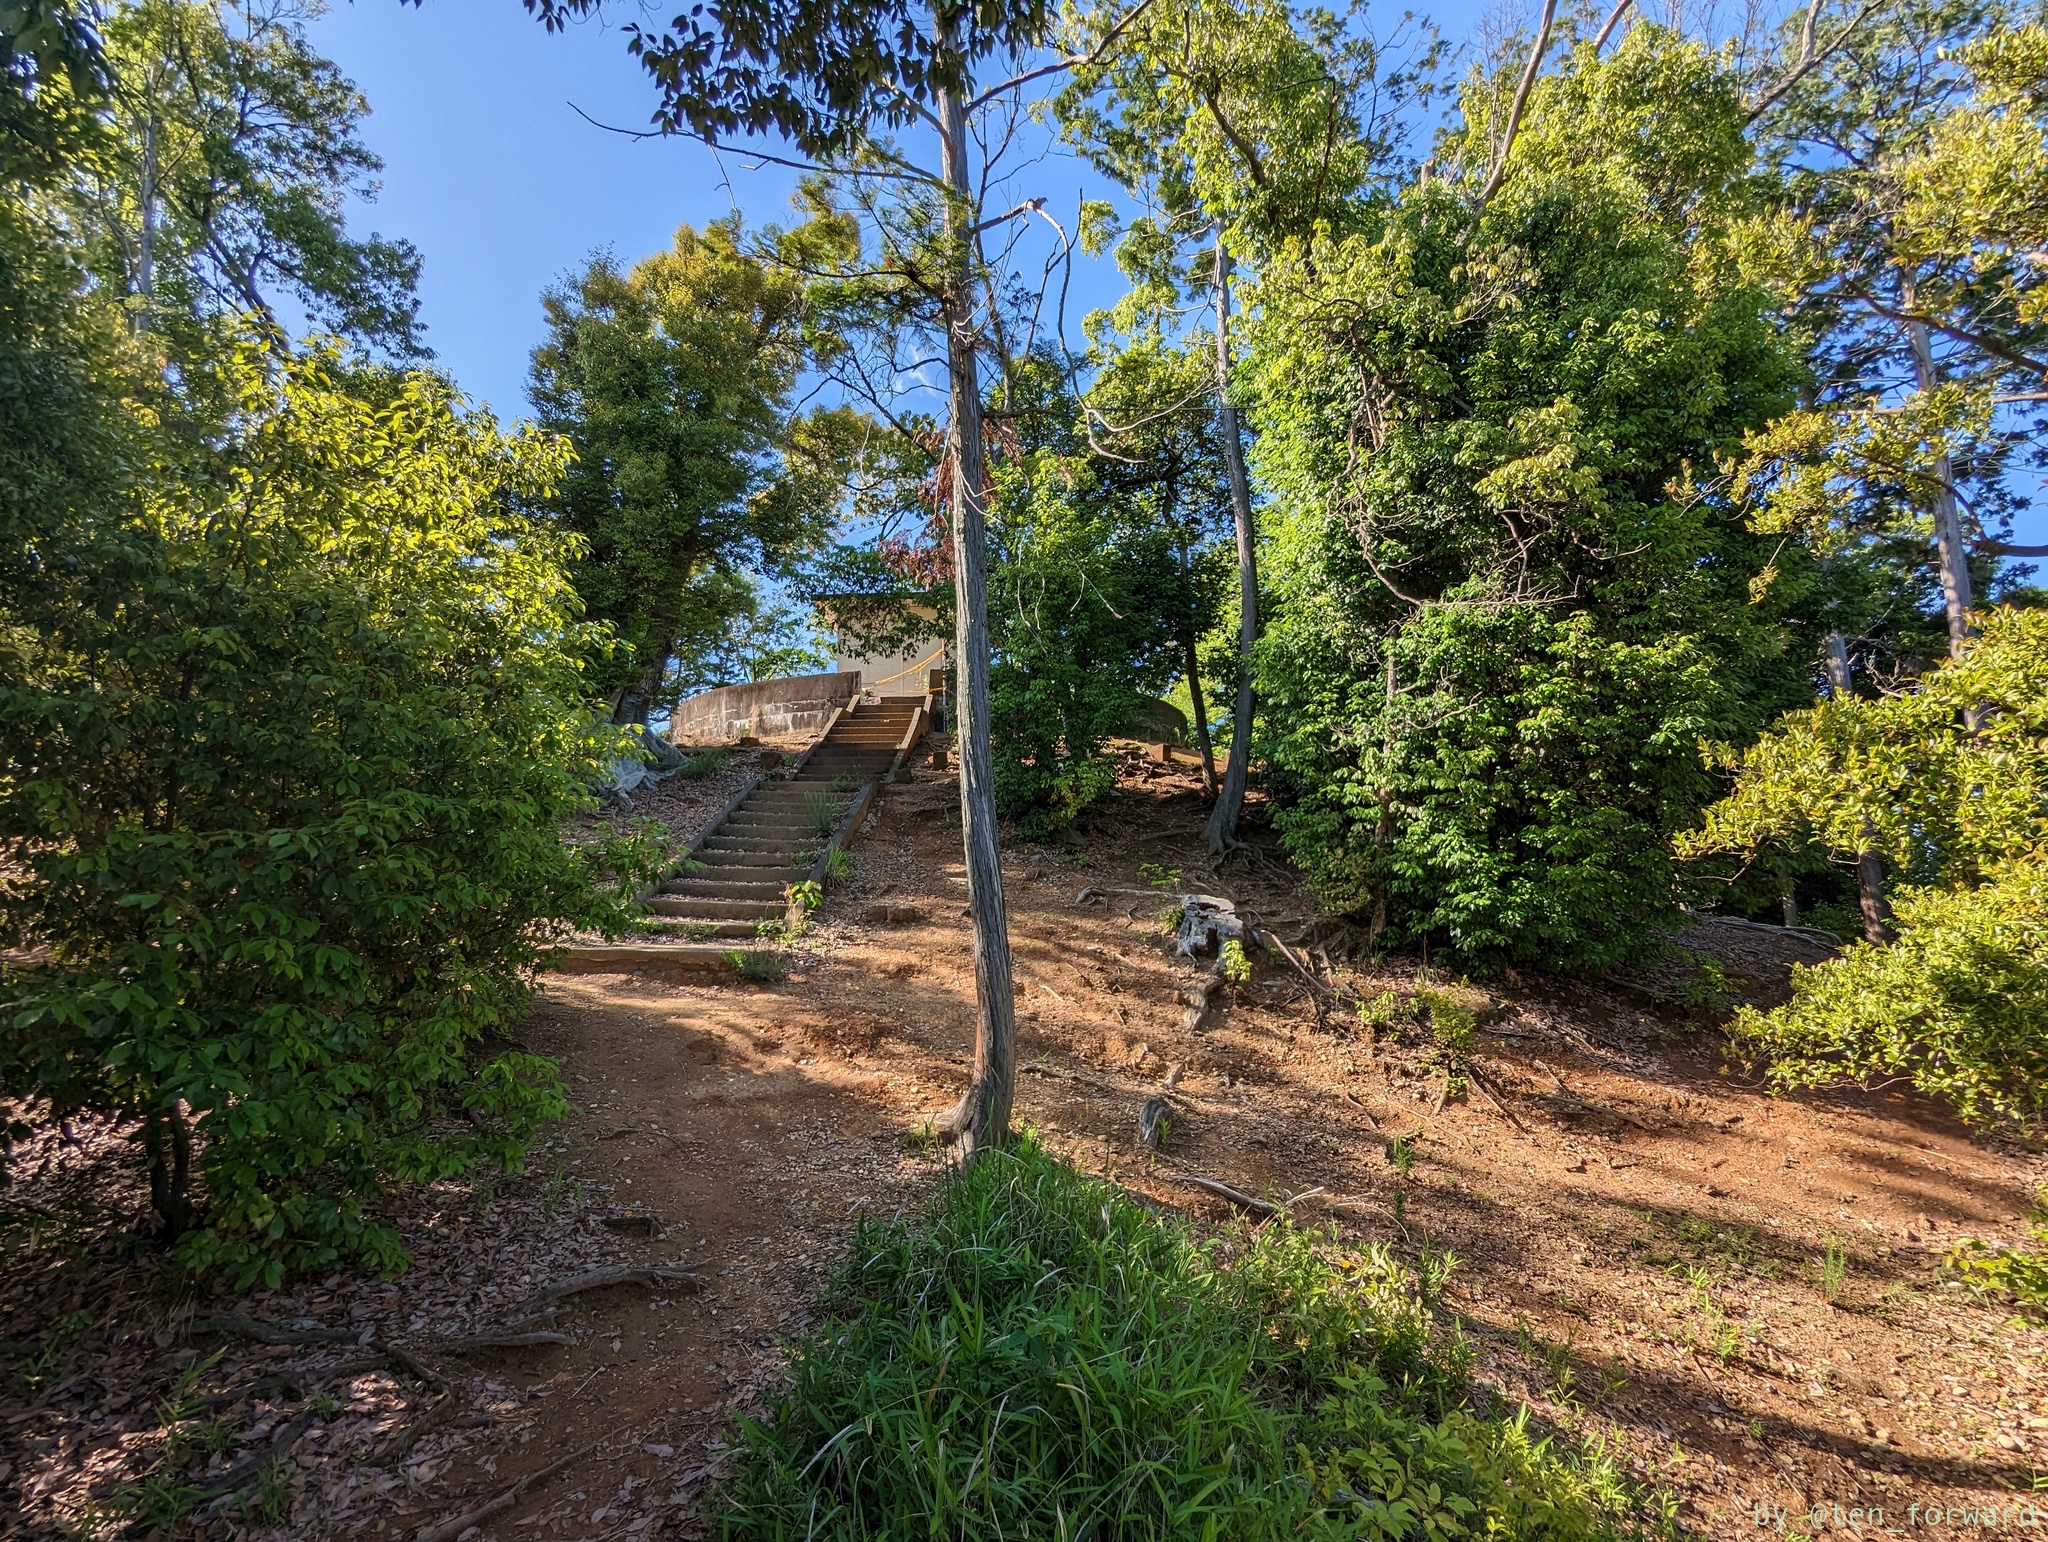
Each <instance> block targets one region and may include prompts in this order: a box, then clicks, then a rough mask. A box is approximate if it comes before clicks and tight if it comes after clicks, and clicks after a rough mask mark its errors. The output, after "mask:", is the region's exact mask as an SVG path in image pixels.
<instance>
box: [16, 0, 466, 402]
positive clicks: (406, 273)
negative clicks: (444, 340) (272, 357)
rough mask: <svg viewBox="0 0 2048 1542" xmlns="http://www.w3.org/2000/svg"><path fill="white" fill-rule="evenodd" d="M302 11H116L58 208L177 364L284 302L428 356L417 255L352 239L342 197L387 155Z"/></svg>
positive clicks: (199, 0)
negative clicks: (87, 121) (95, 95)
mask: <svg viewBox="0 0 2048 1542" xmlns="http://www.w3.org/2000/svg"><path fill="white" fill-rule="evenodd" d="M307 19H308V15H307V13H306V12H305V11H302V10H300V9H299V8H297V7H295V6H291V5H268V4H261V3H254V0H134V3H127V4H118V5H115V6H113V7H112V8H111V9H110V10H109V12H108V13H107V16H106V19H105V22H104V25H103V29H102V30H103V36H104V39H105V47H106V60H107V64H108V66H109V67H110V69H111V72H112V75H113V88H112V90H111V92H110V93H109V96H108V111H107V113H106V116H105V120H104V124H103V130H102V132H100V133H98V134H96V135H94V136H93V137H92V138H91V139H90V140H89V141H88V142H87V143H86V144H85V145H84V146H82V147H81V149H82V153H81V154H80V155H79V156H78V157H77V159H76V161H75V163H74V166H73V174H72V176H71V177H70V178H69V179H68V180H67V182H66V184H65V185H64V187H63V188H62V189H61V190H60V191H59V192H57V193H56V195H55V196H54V197H53V198H52V200H51V202H52V205H53V207H54V209H55V210H56V211H57V213H58V214H59V216H60V218H61V219H62V221H63V223H64V225H65V227H66V232H67V236H68V238H69V240H70V241H71V242H72V243H73V244H74V245H75V246H76V248H77V250H78V251H79V252H80V253H81V255H82V257H83V260H84V262H85V265H86V266H87V268H88V269H89V270H90V272H91V273H92V275H93V277H94V278H95V280H96V281H97V282H98V283H99V284H100V285H101V286H102V288H103V291H104V292H105V293H106V294H107V295H108V296H110V297H114V298H116V299H118V301H119V302H120V303H122V304H123V305H124V306H125V307H126V308H127V309H128V310H129V313H130V314H131V316H132V317H133V319H134V321H135V323H136V324H137V326H138V328H140V329H142V330H145V331H148V332H150V333H152V334H154V335H155V336H156V337H157V338H158V340H159V341H160V343H161V345H162V346H163V347H164V348H165V350H166V351H167V353H168V354H169V356H170V357H171V358H172V359H174V360H178V361H181V362H182V363H184V364H187V365H190V364H195V363H200V362H201V361H203V360H205V359H206V358H207V357H209V356H210V355H211V354H212V353H213V352H214V351H215V350H216V349H218V348H219V347H221V346H222V345H223V343H224V341H225V339H226V338H227V337H228V336H229V335H231V334H232V333H233V332H234V331H235V330H236V329H237V328H239V327H240V326H241V325H242V324H243V322H242V318H243V317H244V316H245V315H246V314H247V313H249V312H252V311H253V312H255V313H256V314H257V315H258V316H259V317H261V318H262V319H263V320H264V321H266V322H270V321H273V320H274V317H273V313H272V312H273V307H274V306H275V305H276V304H277V303H278V302H279V301H280V300H281V299H284V298H287V297H288V298H289V300H290V301H291V303H292V304H293V305H294V306H296V307H297V308H298V309H300V310H301V311H303V312H304V313H305V314H306V315H307V317H308V318H309V319H310V320H311V321H312V323H313V324H314V325H315V326H317V327H320V328H322V329H324V330H327V331H331V332H333V333H335V334H336V335H338V336H342V337H346V338H348V339H350V340H352V341H354V342H357V343H359V344H362V345H364V346H365V347H370V348H376V349H381V350H383V351H384V352H386V353H388V354H390V355H392V356H394V357H397V358H400V359H410V358H418V357H422V356H424V355H425V353H426V352H427V350H426V348H425V345H424V343H423V341H422V339H421V337H420V326H419V316H418V313H419V300H418V298H417V297H416V296H415V294H414V293H413V289H414V285H415V283H416V282H417V280H418V277H419V262H420V259H419V254H418V253H417V252H416V251H414V250H413V248H412V247H411V246H410V245H408V244H407V243H406V242H403V241H388V240H384V239H382V238H380V237H377V236H371V237H369V238H367V239H361V240H359V239H356V238H353V237H351V236H350V235H349V234H348V232H347V229H346V225H345V222H344V219H343V213H344V210H345V208H346V206H347V204H348V202H349V200H351V199H368V198H373V197H374V196H375V194H376V187H377V183H376V178H377V173H378V172H379V171H381V170H382V169H383V163H382V162H381V161H379V160H378V159H377V157H376V156H375V155H374V154H372V153H371V151H370V150H369V148H368V147H367V146H366V145H364V143H363V142H362V140H361V139H360V138H359V137H358V132H359V130H360V128H361V125H362V121H363V119H364V118H366V117H367V116H368V115H369V104H368V103H367V102H365V101H364V100H363V97H362V94H361V93H360V92H358V91H357V90H356V88H355V86H354V85H352V84H351V83H350V82H349V81H348V80H347V79H345V78H344V77H343V76H342V74H341V72H340V71H339V70H338V69H336V68H335V66H334V65H333V64H332V63H331V62H330V61H328V60H326V59H323V58H321V57H320V56H319V55H318V54H317V53H315V52H314V51H313V49H312V47H311V45H310V41H309V39H308V37H307V35H306V28H305V22H306V20H307ZM145 224H147V225H148V226H149V227H150V232H151V234H150V239H149V240H148V242H147V243H145V242H144V240H143V239H142V233H143V228H144V226H145ZM145 249H146V251H147V258H146V261H145Z"/></svg>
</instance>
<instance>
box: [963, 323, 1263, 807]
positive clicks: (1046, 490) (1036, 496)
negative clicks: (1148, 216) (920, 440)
mask: <svg viewBox="0 0 2048 1542" xmlns="http://www.w3.org/2000/svg"><path fill="white" fill-rule="evenodd" d="M1150 362H1152V363H1154V364H1155V365H1159V366H1160V367H1161V368H1160V374H1161V376H1163V378H1161V379H1151V380H1148V379H1145V378H1143V375H1144V372H1143V371H1142V370H1141V368H1140V367H1139V366H1140V356H1139V355H1136V354H1129V355H1125V356H1123V357H1122V358H1121V359H1120V360H1119V363H1120V364H1121V366H1122V368H1121V369H1120V371H1119V375H1120V378H1119V379H1118V380H1117V381H1116V382H1114V383H1113V387H1112V389H1109V390H1106V391H1104V392H1103V393H1101V394H1100V395H1099V396H1098V397H1097V398H1096V400H1097V403H1098V405H1111V404H1115V405H1116V406H1117V407H1119V408H1121V409H1125V410H1128V411H1129V412H1130V414H1131V417H1132V418H1134V419H1135V418H1137V417H1139V416H1141V415H1142V412H1141V410H1140V404H1141V403H1143V402H1145V401H1147V400H1153V401H1157V400H1158V395H1159V392H1160V390H1161V388H1163V389H1164V391H1165V393H1166V395H1167V397H1168V398H1169V399H1168V400H1167V401H1166V402H1165V404H1164V405H1165V406H1166V407H1167V409H1168V410H1166V411H1164V412H1161V413H1159V414H1156V415H1152V416H1151V419H1150V421H1149V422H1146V423H1144V424H1143V425H1142V427H1141V428H1137V429H1134V430H1133V431H1131V432H1127V433H1124V434H1121V435H1119V436H1118V441H1119V448H1118V449H1117V450H1116V451H1115V452H1113V453H1110V454H1101V453H1096V452H1095V451H1094V450H1093V449H1092V448H1091V446H1090V445H1089V443H1088V440H1087V437H1086V423H1085V421H1084V420H1083V419H1082V417H1081V411H1080V409H1079V404H1077V403H1076V402H1075V401H1074V400H1073V398H1072V397H1071V396H1070V395H1069V394H1068V392H1067V391H1066V389H1065V387H1064V385H1063V384H1062V383H1060V382H1059V380H1058V375H1057V372H1056V371H1055V370H1053V369H1052V368H1050V367H1049V366H1043V365H1042V366H1040V367H1037V368H1034V369H1032V370H1030V371H1028V372H1020V373H1019V384H1020V385H1021V386H1023V387H1024V390H1023V391H1021V392H1020V393H1019V394H1017V395H1015V396H1006V397H1004V398H1003V404H1004V407H1005V410H1006V411H1011V412H1014V414H1015V422H1016V423H1017V429H1018V438H1017V441H1016V443H1015V445H1014V446H1013V447H1011V448H1009V449H1008V450H1006V452H1005V453H1003V454H1001V455H999V456H997V457H995V458H994V460H993V462H992V464H993V479H994V496H993V497H992V498H991V500H990V504H989V541H990V563H989V588H990V605H989V632H990V645H991V648H992V651H993V661H992V664H991V668H990V717H989V722H990V732H991V734H992V736H993V740H994V749H995V774H996V796H997V800H998V807H999V808H1000V809H1001V810H1002V812H1003V813H1005V814H1006V815H1009V816H1010V817H1012V818H1015V819H1016V820H1017V821H1018V825H1019V828H1020V829H1021V830H1023V831H1024V832H1025V833H1027V834H1032V835H1042V834H1045V833H1047V832H1049V831H1051V830H1054V829H1057V828H1059V827H1061V826H1063V825H1065V824H1067V823H1068V822H1070V821H1071V820H1072V819H1073V818H1074V816H1075V815H1076V814H1078V813H1079V812H1080V811H1081V810H1082V809H1083V808H1085V807H1086V806H1087V805H1088V804H1089V803H1091V802H1093V801H1094V800H1095V799H1096V798H1098V797H1099V796H1101V795H1102V794H1103V793H1104V792H1106V791H1108V790H1109V788H1111V787H1113V786H1114V785H1115V783H1116V769H1115V765H1114V763H1113V762H1112V761H1111V760H1110V759H1109V758H1108V757H1107V756H1105V755H1104V753H1103V741H1104V740H1105V739H1106V738H1108V737H1109V736H1111V735H1114V734H1120V733H1124V732H1126V731H1127V730H1128V725H1129V724H1130V722H1131V720H1132V718H1133V716H1134V715H1135V712H1136V710H1137V708H1138V706H1139V704H1140V702H1141V701H1142V700H1143V699H1144V698H1146V697H1151V696H1157V695H1158V694H1159V692H1160V691H1162V690H1163V689H1164V688H1165V687H1166V685H1167V684H1168V682H1169V681H1171V680H1172V679H1173V677H1174V675H1175V674H1176V673H1177V672H1178V671H1179V670H1180V669H1182V668H1184V667H1186V663H1187V659H1188V656H1189V649H1190V646H1191V643H1192V639H1193V636H1194V634H1195V632H1196V630H1197V629H1198V628H1201V627H1202V626H1203V625H1204V623H1205V622H1207V621H1208V620H1209V619H1210V618H1212V617H1213V616H1214V614H1215V582H1214V580H1215V578H1216V576H1217V574H1216V570H1215V568H1214V567H1213V565H1212V564H1209V563H1207V562H1203V561H1201V560H1200V558H1199V557H1198V555H1197V554H1196V552H1195V551H1193V550H1191V548H1196V547H1201V546H1206V545H1207V544H1209V543H1210V542H1213V540H1214V536H1215V532H1216V528H1217V517H1218V515H1219V514H1220V515H1221V516H1222V518H1223V519H1225V520H1227V519H1228V518H1229V515H1228V512H1227V511H1228V503H1227V501H1226V500H1225V495H1224V493H1223V489H1222V484H1221V478H1220V477H1218V476H1217V475H1216V472H1217V461H1216V457H1215V443H1214V438H1213V435H1212V434H1211V433H1209V432H1206V431H1205V430H1207V429H1208V428H1209V426H1210V425H1211V424H1213V421H1214V417H1213V414H1212V413H1211V412H1210V411H1209V410H1207V400H1206V398H1207V394H1208V393H1207V392H1206V390H1198V392H1197V394H1196V396H1195V401H1196V402H1197V403H1199V404H1200V410H1198V411H1197V412H1195V413H1194V414H1192V415H1190V414H1188V413H1186V412H1178V413H1177V412H1175V411H1173V410H1172V407H1173V405H1174V399H1178V398H1182V397H1184V394H1185V392H1184V388H1185V387H1186V386H1187V385H1188V384H1189V383H1190V381H1189V374H1190V371H1189V370H1188V369H1187V368H1186V366H1187V365H1188V364H1190V363H1192V364H1193V365H1194V369H1193V371H1192V374H1193V379H1194V382H1195V383H1197V384H1198V385H1199V384H1200V382H1201V381H1202V380H1203V372H1202V366H1203V364H1204V363H1205V362H1206V361H1203V360H1200V359H1196V360H1192V361H1189V360H1186V359H1185V358H1183V359H1181V360H1179V361H1177V362H1179V363H1180V365H1181V366H1182V368H1181V369H1179V370H1178V371H1177V370H1175V369H1174V367H1173V364H1174V362H1175V361H1171V360H1162V359H1153V360H1151V361H1150ZM1190 483H1195V484H1197V485H1196V486H1194V487H1190V486H1189V484H1190ZM1204 492H1206V493H1207V494H1208V496H1207V497H1206V499H1205V498H1204V497H1203V496H1202V495H1203V493H1204Z"/></svg>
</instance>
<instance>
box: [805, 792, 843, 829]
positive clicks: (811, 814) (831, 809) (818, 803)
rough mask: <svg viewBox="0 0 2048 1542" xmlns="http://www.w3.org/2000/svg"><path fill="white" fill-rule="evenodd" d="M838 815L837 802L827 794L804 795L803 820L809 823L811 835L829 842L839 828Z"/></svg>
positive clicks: (838, 807) (812, 793) (811, 793)
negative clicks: (821, 837)
mask: <svg viewBox="0 0 2048 1542" xmlns="http://www.w3.org/2000/svg"><path fill="white" fill-rule="evenodd" d="M839 814H840V806H839V800H838V799H837V798H835V797H833V796H832V794H830V793H829V792H807V793H805V794H804V818H805V819H807V820H808V821H810V826H811V830H812V831H813V833H815V834H817V835H820V836H823V837H825V838H826V839H828V840H829V839H830V838H831V835H832V832H833V831H834V830H836V829H838V828H839Z"/></svg>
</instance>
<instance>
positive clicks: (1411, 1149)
mask: <svg viewBox="0 0 2048 1542" xmlns="http://www.w3.org/2000/svg"><path fill="white" fill-rule="evenodd" d="M1387 1160H1388V1161H1389V1162H1391V1163H1393V1164H1394V1171H1395V1172H1397V1173H1399V1174H1400V1175H1401V1176H1402V1177H1403V1178H1405V1177H1407V1176H1408V1175H1409V1174H1410V1173H1412V1172H1414V1171H1415V1140H1414V1137H1413V1136H1408V1135H1396V1136H1395V1137H1394V1138H1393V1139H1392V1140H1390V1141H1388V1142H1387Z"/></svg>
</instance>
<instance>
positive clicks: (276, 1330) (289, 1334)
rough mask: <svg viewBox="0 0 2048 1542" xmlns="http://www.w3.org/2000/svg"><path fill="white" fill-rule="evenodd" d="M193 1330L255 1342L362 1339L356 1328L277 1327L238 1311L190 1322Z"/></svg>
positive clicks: (309, 1341)
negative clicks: (354, 1329) (228, 1335)
mask: <svg viewBox="0 0 2048 1542" xmlns="http://www.w3.org/2000/svg"><path fill="white" fill-rule="evenodd" d="M192 1332H194V1333H224V1334H231V1335H233V1336H234V1337H236V1338H239V1339H252V1340H254V1341H255V1342H256V1343H258V1344H354V1343H358V1342H360V1341H361V1334H360V1333H359V1332H358V1331H353V1330H350V1329H347V1328H280V1327H278V1326H277V1324H275V1323H268V1322H258V1321H257V1320H256V1319H255V1318H253V1317H244V1316H243V1315H242V1314H241V1313H240V1312H225V1313H223V1314H222V1315H221V1316H219V1317H208V1318H204V1319H202V1320H201V1321H199V1322H195V1323H194V1324H192Z"/></svg>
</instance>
